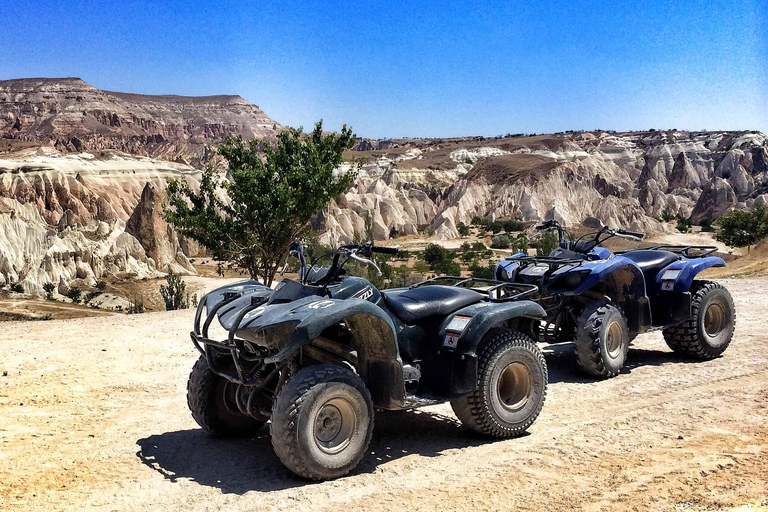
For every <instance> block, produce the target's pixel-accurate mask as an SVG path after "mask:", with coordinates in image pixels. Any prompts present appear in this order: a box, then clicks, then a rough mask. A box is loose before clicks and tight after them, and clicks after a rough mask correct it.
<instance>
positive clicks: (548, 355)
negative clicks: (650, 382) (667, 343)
mask: <svg viewBox="0 0 768 512" xmlns="http://www.w3.org/2000/svg"><path fill="white" fill-rule="evenodd" d="M544 358H545V359H546V361H547V369H548V370H549V383H550V384H552V383H555V382H565V383H576V384H587V383H590V382H596V381H599V380H601V379H600V378H599V377H593V376H591V375H589V374H587V373H585V372H584V371H583V370H582V369H581V368H580V367H579V365H578V363H577V362H576V354H575V353H574V347H573V343H560V344H557V345H546V346H545V348H544ZM696 362H700V361H697V360H695V359H691V358H686V357H684V356H681V355H679V354H675V353H674V352H671V351H662V350H646V349H643V348H635V347H632V346H630V347H629V354H627V362H626V363H624V368H622V370H621V375H626V374H629V373H631V372H632V370H634V369H635V368H639V367H641V366H664V365H666V364H689V363H696Z"/></svg>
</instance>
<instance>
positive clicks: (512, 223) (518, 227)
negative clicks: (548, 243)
mask: <svg viewBox="0 0 768 512" xmlns="http://www.w3.org/2000/svg"><path fill="white" fill-rule="evenodd" d="M503 227H504V231H506V232H507V233H511V232H512V231H522V230H524V229H525V223H524V222H523V221H521V220H505V221H504V224H503Z"/></svg>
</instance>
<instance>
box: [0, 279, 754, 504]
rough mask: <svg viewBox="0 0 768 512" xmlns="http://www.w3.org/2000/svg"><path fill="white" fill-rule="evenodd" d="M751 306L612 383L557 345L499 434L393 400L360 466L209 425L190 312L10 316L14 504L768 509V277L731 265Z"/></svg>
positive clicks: (1, 406)
mask: <svg viewBox="0 0 768 512" xmlns="http://www.w3.org/2000/svg"><path fill="white" fill-rule="evenodd" d="M725 284H726V285H727V286H728V287H729V288H730V289H731V290H732V292H733V294H734V296H735V298H736V302H737V308H738V312H739V319H738V326H737V331H736V337H735V339H734V342H733V344H732V346H731V347H730V348H729V349H728V351H727V352H726V353H725V356H724V357H722V358H720V359H717V360H715V361H710V362H705V363H689V362H686V361H682V360H680V359H678V358H677V357H675V356H674V355H673V354H672V353H671V352H670V351H669V350H668V349H667V348H666V345H665V344H664V342H663V340H662V338H661V335H660V334H659V333H654V334H648V335H644V336H641V337H639V338H638V339H637V342H636V344H635V345H634V347H633V348H632V350H631V351H630V355H629V362H630V365H629V367H628V368H627V370H626V371H625V372H624V373H623V374H622V375H620V376H619V377H617V378H615V379H612V380H609V381H599V382H596V381H592V380H590V379H589V378H585V377H584V376H583V375H582V374H580V373H579V372H578V371H577V370H576V369H575V365H574V363H573V359H572V355H571V354H570V348H568V347H555V350H552V349H549V353H548V356H547V361H548V364H549V367H550V380H551V385H550V390H549V396H548V400H547V404H546V406H545V408H544V411H543V412H542V415H541V417H540V418H539V420H538V421H537V423H536V424H535V425H534V426H533V428H532V429H531V431H530V434H529V435H527V436H525V437H523V438H519V439H513V440H508V441H495V442H494V441H488V440H485V439H480V438H478V437H475V436H473V435H471V434H470V433H468V432H467V431H466V430H465V429H464V428H463V427H462V426H461V425H459V424H458V423H457V421H456V420H455V418H454V416H453V415H452V414H451V412H450V407H448V406H436V407H431V408H428V409H425V410H422V411H419V412H409V413H382V414H379V415H377V420H376V421H377V423H376V428H375V430H374V438H373V441H372V444H371V447H370V454H369V455H368V456H367V457H366V459H365V460H364V461H363V463H362V464H361V466H360V467H359V468H358V469H357V470H356V471H355V472H354V473H353V474H352V475H351V476H349V477H347V478H344V479H341V480H337V481H333V482H325V483H319V484H316V483H307V482H305V481H302V480H299V479H297V478H295V477H293V476H291V475H290V474H289V473H288V471H287V470H285V469H284V468H283V467H282V466H281V465H280V463H279V461H278V460H277V458H276V456H275V455H274V454H273V452H272V450H271V446H270V443H269V439H268V437H267V436H266V432H262V433H261V435H259V436H257V437H255V438H253V439H246V440H237V441H220V440H213V439H209V438H207V437H206V436H205V435H204V434H203V433H202V432H201V431H200V430H199V429H198V428H197V426H196V425H195V423H194V422H193V420H192V419H191V417H190V415H189V413H188V411H187V407H186V403H185V383H186V377H187V374H188V372H189V369H190V368H191V366H192V363H193V362H194V360H195V359H196V355H195V352H194V349H193V348H192V346H191V344H190V342H189V340H188V330H189V328H190V319H191V314H192V313H191V311H180V312H171V313H151V314H145V315H134V316H127V315H114V316H109V317H95V318H82V319H76V320H61V321H50V322H6V323H4V324H3V325H2V328H3V331H2V334H0V343H2V345H3V347H4V349H5V350H4V359H3V361H2V362H1V363H0V366H1V367H0V370H4V371H6V372H7V375H6V376H2V377H0V510H82V509H91V508H95V509H100V510H228V511H229V510H232V511H237V510H402V509H426V510H434V509H441V510H499V509H510V508H519V509H523V510H565V509H572V508H577V509H585V510H598V509H601V508H613V509H618V508H621V509H632V508H636V509H639V510H667V509H675V510H711V509H731V508H735V507H739V506H743V505H752V506H753V507H760V506H761V505H762V506H763V507H768V483H767V482H768V463H766V458H767V456H766V451H767V450H768V428H766V424H767V423H768V364H766V363H768V333H767V332H766V322H765V313H764V312H765V310H766V308H768V295H766V294H765V290H766V289H768V280H764V279H762V280H758V279H752V280H733V281H725Z"/></svg>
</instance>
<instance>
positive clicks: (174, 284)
mask: <svg viewBox="0 0 768 512" xmlns="http://www.w3.org/2000/svg"><path fill="white" fill-rule="evenodd" d="M165 282H166V283H167V285H165V284H162V285H160V295H161V296H162V297H163V301H164V302H165V310H166V311H175V310H177V309H187V308H188V307H189V300H188V299H187V294H186V291H187V284H186V283H185V282H184V281H182V280H181V276H180V275H179V274H177V273H175V272H174V271H173V270H171V267H170V266H169V267H168V274H166V276H165Z"/></svg>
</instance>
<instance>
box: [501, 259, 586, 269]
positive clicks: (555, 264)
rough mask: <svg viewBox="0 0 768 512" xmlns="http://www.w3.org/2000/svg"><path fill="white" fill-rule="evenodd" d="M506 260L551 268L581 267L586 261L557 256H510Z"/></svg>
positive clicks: (522, 264) (524, 264) (523, 264)
mask: <svg viewBox="0 0 768 512" xmlns="http://www.w3.org/2000/svg"><path fill="white" fill-rule="evenodd" d="M504 261H515V262H517V263H518V264H520V265H521V266H528V265H538V264H544V265H549V267H550V270H552V269H557V268H559V267H565V266H567V265H573V266H574V267H580V266H581V265H582V264H583V263H584V260H579V259H576V258H557V257H550V256H510V257H508V258H506V259H505V260H504Z"/></svg>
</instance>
